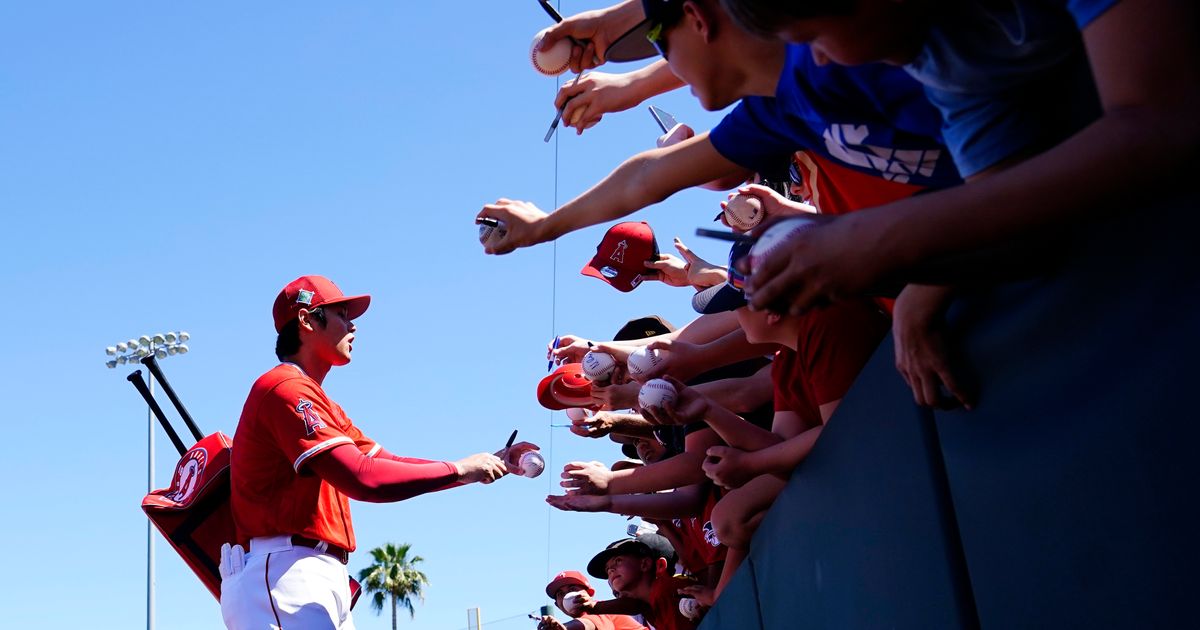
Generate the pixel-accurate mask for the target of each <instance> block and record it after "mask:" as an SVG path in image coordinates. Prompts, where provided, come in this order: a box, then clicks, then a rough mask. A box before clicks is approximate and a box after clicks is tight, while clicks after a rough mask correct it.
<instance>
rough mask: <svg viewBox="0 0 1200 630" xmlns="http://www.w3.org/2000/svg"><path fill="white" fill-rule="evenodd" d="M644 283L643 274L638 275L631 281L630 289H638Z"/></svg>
mask: <svg viewBox="0 0 1200 630" xmlns="http://www.w3.org/2000/svg"><path fill="white" fill-rule="evenodd" d="M641 283H642V274H640V273H639V274H638V275H636V276H634V277H633V278H631V279H630V280H629V288H631V289H636V288H637V285H639V284H641Z"/></svg>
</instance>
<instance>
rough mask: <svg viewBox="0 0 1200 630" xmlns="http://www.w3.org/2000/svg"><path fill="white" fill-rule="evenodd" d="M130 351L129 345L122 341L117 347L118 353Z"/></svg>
mask: <svg viewBox="0 0 1200 630" xmlns="http://www.w3.org/2000/svg"><path fill="white" fill-rule="evenodd" d="M128 349H129V345H128V344H126V343H125V342H124V341H122V342H121V343H119V344H117V346H116V350H117V352H125V351H126V350H128Z"/></svg>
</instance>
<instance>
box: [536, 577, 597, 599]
mask: <svg viewBox="0 0 1200 630" xmlns="http://www.w3.org/2000/svg"><path fill="white" fill-rule="evenodd" d="M568 584H574V585H576V586H582V587H583V588H584V589H585V590H587V594H588V595H595V594H596V589H594V588H592V585H591V584H590V583H589V582H588V580H587V578H585V577H583V574H582V573H580V572H578V571H563V572H562V573H559V574H558V575H556V576H554V579H553V580H550V583H549V584H547V585H546V595H549V596H550V599H554V594H555V593H557V592H558V589H560V588H562V587H564V586H566V585H568Z"/></svg>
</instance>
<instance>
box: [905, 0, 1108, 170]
mask: <svg viewBox="0 0 1200 630" xmlns="http://www.w3.org/2000/svg"><path fill="white" fill-rule="evenodd" d="M1117 1H1118V0H958V1H956V2H945V3H942V5H941V8H939V10H938V11H936V12H934V23H933V24H932V25H931V28H930V30H929V35H928V38H927V40H926V42H925V45H924V47H923V48H922V50H921V51H920V53H918V55H917V57H916V58H915V59H914V60H913V61H912V62H910V63H909V64H908V65H906V66H905V70H907V71H908V73H909V74H911V75H912V76H913V77H914V78H916V79H917V80H918V81H920V82H921V83H922V84H923V85H924V86H925V92H926V94H927V95H928V97H929V100H930V102H932V103H933V104H934V105H935V106H936V107H937V108H938V109H939V110H941V112H942V117H943V127H942V136H943V137H944V138H945V141H946V146H948V147H949V148H950V151H951V153H952V154H953V155H954V161H955V163H956V164H957V165H958V170H959V172H961V173H962V175H963V176H964V177H969V176H971V175H974V174H976V173H978V172H980V171H982V170H984V169H986V168H988V167H990V166H992V165H994V164H997V163H999V162H1000V161H1002V160H1004V159H1006V158H1009V157H1012V156H1016V155H1030V154H1033V153H1038V152H1041V151H1044V150H1046V149H1048V148H1050V147H1052V146H1054V145H1056V144H1058V143H1060V142H1062V141H1063V140H1065V139H1066V138H1068V137H1070V136H1071V135H1073V134H1075V133H1076V132H1077V131H1079V130H1080V129H1082V128H1083V127H1085V126H1087V125H1088V124H1089V123H1091V122H1092V121H1094V120H1096V118H1098V117H1099V116H1100V114H1101V108H1100V101H1099V98H1098V97H1097V95H1096V86H1095V82H1094V81H1093V80H1092V73H1091V67H1090V66H1089V65H1088V60H1087V55H1086V51H1085V50H1084V47H1083V40H1082V38H1081V36H1080V30H1081V29H1082V28H1083V27H1084V26H1086V25H1087V24H1089V23H1091V21H1092V20H1094V19H1095V18H1096V17H1097V16H1099V15H1100V14H1101V13H1103V12H1104V11H1106V10H1107V9H1109V8H1110V7H1111V6H1112V5H1114V4H1115V3H1116V2H1117Z"/></svg>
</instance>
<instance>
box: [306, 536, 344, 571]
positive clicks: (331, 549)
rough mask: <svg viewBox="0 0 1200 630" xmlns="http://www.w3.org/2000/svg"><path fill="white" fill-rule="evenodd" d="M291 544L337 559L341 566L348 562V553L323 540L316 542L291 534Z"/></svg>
mask: <svg viewBox="0 0 1200 630" xmlns="http://www.w3.org/2000/svg"><path fill="white" fill-rule="evenodd" d="M292 544H293V545H300V546H301V547H308V548H310V549H316V550H317V551H320V552H322V553H327V554H329V555H331V556H333V557H334V558H337V561H338V562H341V563H342V564H346V563H348V562H350V552H349V551H346V550H345V549H342V548H341V547H338V546H337V545H331V544H329V543H327V542H325V541H323V540H316V539H315V538H306V537H304V536H301V535H300V534H293V535H292ZM322 547H324V549H322Z"/></svg>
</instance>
